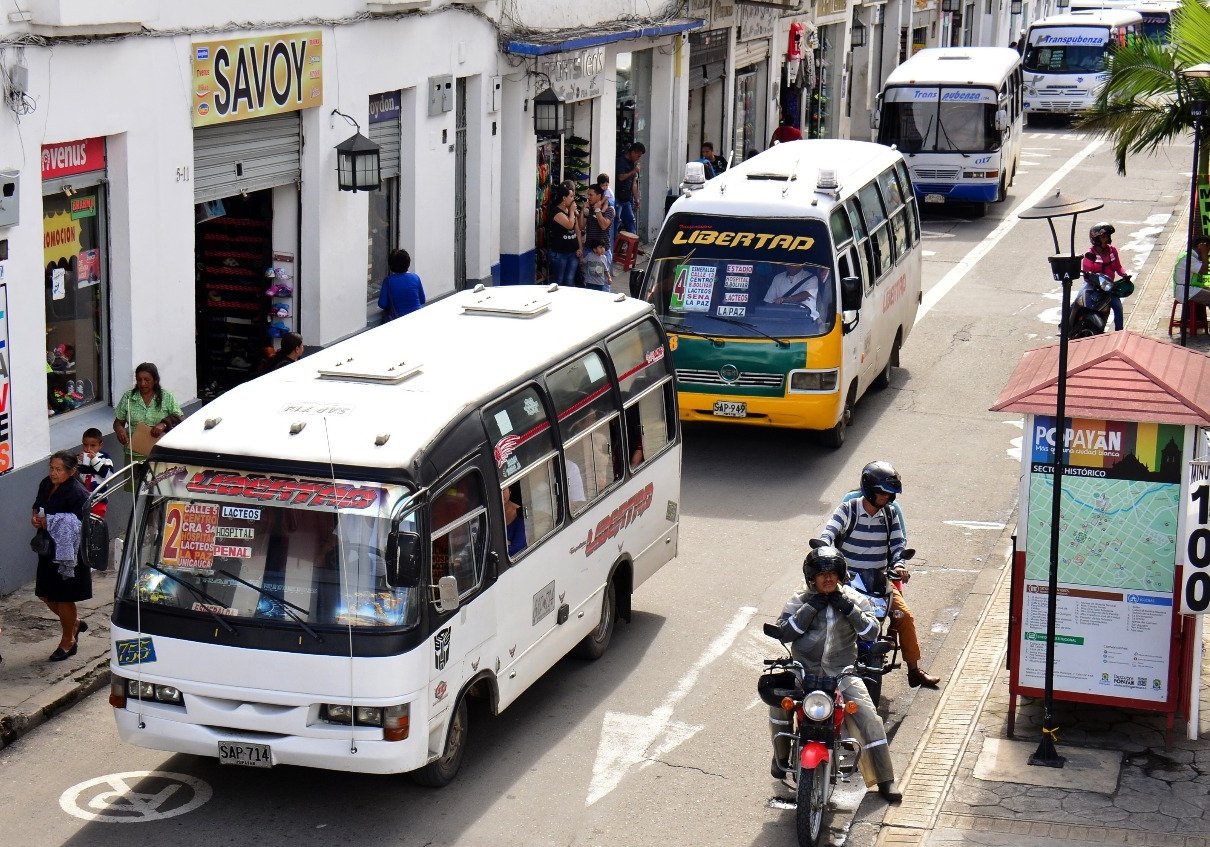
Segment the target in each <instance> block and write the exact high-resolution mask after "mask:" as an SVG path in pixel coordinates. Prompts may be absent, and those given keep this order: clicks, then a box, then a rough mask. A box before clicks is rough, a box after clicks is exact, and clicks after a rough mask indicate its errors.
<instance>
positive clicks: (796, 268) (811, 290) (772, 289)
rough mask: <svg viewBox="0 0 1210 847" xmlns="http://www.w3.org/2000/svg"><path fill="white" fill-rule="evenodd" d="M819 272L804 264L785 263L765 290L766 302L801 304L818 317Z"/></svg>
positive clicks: (814, 316)
mask: <svg viewBox="0 0 1210 847" xmlns="http://www.w3.org/2000/svg"><path fill="white" fill-rule="evenodd" d="M819 288H820V279H819V274H818V273H816V272H815V271H809V270H807V266H806V265H801V264H799V265H786V269H785V270H784V271H782V272H781V273H779V274H778V275H777V276H775V277H773V282H772V283H771V284H770V285H769V290H768V291H766V292H765V302H766V303H779V304H784V305H790V306H802V307H803V308H805V309H806V310H807V311H808V312H810V313H811V318H812V319H814V320H818V319H819Z"/></svg>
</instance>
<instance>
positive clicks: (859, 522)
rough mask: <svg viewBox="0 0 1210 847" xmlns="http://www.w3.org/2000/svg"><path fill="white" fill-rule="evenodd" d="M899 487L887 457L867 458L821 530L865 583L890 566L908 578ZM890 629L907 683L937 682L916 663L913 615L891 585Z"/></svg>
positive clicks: (873, 582) (880, 579) (882, 579)
mask: <svg viewBox="0 0 1210 847" xmlns="http://www.w3.org/2000/svg"><path fill="white" fill-rule="evenodd" d="M902 493H903V481H902V480H901V479H900V478H899V473H898V472H897V471H896V470H895V468H894V467H892V465H891V463H890V462H884V461H876V462H870V463H869V464H868V465H866V466H865V467H864V468H862V470H861V489H860V490H859V491H850V492H849V493H848V494H846V495H845V496H844V498H843V499H842V500H841V501H840V505H838V506H837V507H836V511H834V512H833V513H832V517H830V518H829V519H828V523H827V525H826V526H825V527H824V528H823V531H822V532H821V533H820V534H819V537H820V539H822V540H823V542H824V543H825V544H827V545H829V546H833V547H836V548H838V549H839V550H840V552H841V553H843V554H844V557H845V559H846V560H847V561H848V563H849V567H850V568H851V569H852V570H854V571H857V572H858V573H859V574H860V575H861V579H862V583H863V584H864V585H865V586H866V587H867V588H873V587H875V586H880V585H885V583H886V576H887V573H888V571H891V572H893V574H894V576H896V577H897V578H898V579H901V580H903V581H904V582H906V581H907V580H908V579H909V578H910V576H909V574H908V570H907V567H906V565H904V564H903V562H902V558H903V551H904V548H905V547H906V546H907V528H906V527H905V525H904V522H903V512H902V510H901V509H900V508H899V506H898V505H897V504H896V503H895V496H896V495H897V494H902ZM890 629H891V631H892V632H895V633H896V634H897V635H898V637H899V646H900V649H902V651H903V661H904V663H905V664H907V666H908V687H910V688H918V687H920V686H922V685H923V686H925V687H926V688H936V687H937V686H938V684H939V683H940V682H941V678H940V677H937V676H933V675H931V674H928V673H925V672H924V671H922V670H921V669H920V658H921V652H920V640H919V638H918V637H917V636H916V619H915V618H914V617H913V616H912V610H911V608H909V607H908V604H907V601H906V600H904V599H903V594H902V593H901V592H900V591H899V589H898V588H894V589H893V590H892V596H891V626H890Z"/></svg>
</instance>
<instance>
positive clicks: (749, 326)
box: [706, 315, 790, 347]
mask: <svg viewBox="0 0 1210 847" xmlns="http://www.w3.org/2000/svg"><path fill="white" fill-rule="evenodd" d="M706 317H708V318H710V319H711V320H714V321H721V322H722V323H725V324H732V325H734V326H742V327H743V328H744V329H750V330H752V331H753V332H755V333H756V334H757V335H763V336H764V337H765V338H767V339H769V340H770V341H772V342H774V343H775V344H777V346H778V347H789V346H790V342H788V341H786V340H785V339H784V338H778V337H777V336H776V335H770V334H769V333H767V332H765V331H764V330H763V329H760V328H759V327H758V326H757V325H756V324H750V323H748V322H747V321H741V320H738V319H736V318H720V317H719V316H718V315H706Z"/></svg>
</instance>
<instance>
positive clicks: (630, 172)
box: [614, 141, 647, 235]
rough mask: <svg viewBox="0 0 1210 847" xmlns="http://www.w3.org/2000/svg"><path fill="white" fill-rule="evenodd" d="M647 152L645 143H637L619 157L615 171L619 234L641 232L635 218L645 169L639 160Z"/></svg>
mask: <svg viewBox="0 0 1210 847" xmlns="http://www.w3.org/2000/svg"><path fill="white" fill-rule="evenodd" d="M646 152H647V148H646V147H645V146H644V145H643V143H642V142H641V141H636V142H634V143H633V144H631V145H630V146H629V147H627V148H626V152H625V153H623V154H622V155H621V156H618V161H617V167H616V169H615V170H616V171H617V172H616V173H615V174H614V179H616V180H617V186H618V187H617V191H616V192H615V195H614V196H615V197H617V201H618V231H619V232H631V233H634V234H635V235H637V234H638V232H639V224H638V220H637V219H636V218H635V213H636V212H638V210H639V191H638V183H639V172H640V171H642V169H643V166H642V165H641V164H639V160H640V159H642V158H643V154H644V153H646Z"/></svg>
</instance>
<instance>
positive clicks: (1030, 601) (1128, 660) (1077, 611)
mask: <svg viewBox="0 0 1210 847" xmlns="http://www.w3.org/2000/svg"><path fill="white" fill-rule="evenodd" d="M1184 436H1185V428H1184V427H1183V426H1176V425H1169V424H1156V423H1132V422H1123V421H1104V420H1081V419H1078V418H1077V419H1072V420H1070V421H1068V425H1067V426H1065V427H1063V434H1062V436H1060V435H1059V433H1058V432H1057V431H1056V427H1055V424H1054V419H1053V418H1050V417H1045V416H1037V417H1035V418H1033V431H1032V432H1031V433H1030V439H1029V440H1030V442H1031V444H1032V454H1031V463H1030V480H1029V511H1028V518H1027V524H1026V533H1027V534H1026V553H1025V580H1024V586H1023V588H1024V591H1023V598H1022V610H1021V611H1022V627H1021V641H1020V645H1019V649H1020V656H1021V668H1020V682H1021V684H1022V685H1026V686H1035V687H1039V688H1040V687H1042V685H1043V684H1044V674H1045V662H1046V628H1047V614H1048V613H1047V597H1048V579H1049V571H1050V530H1051V497H1052V492H1053V486H1054V464H1053V462H1054V456H1055V450H1056V449H1062V450H1063V451H1064V453H1065V454H1066V463H1067V467H1066V468H1065V469H1064V475H1063V487H1062V504H1063V517H1062V522H1061V524H1060V527H1059V563H1058V565H1059V579H1058V585H1059V591H1058V595H1059V596H1058V610H1057V616H1056V624H1055V645H1056V649H1055V673H1054V689H1055V691H1056V692H1068V693H1075V694H1081V695H1092V696H1099V697H1112V698H1125V699H1132V700H1143V701H1149V702H1154V703H1166V702H1167V701H1168V699H1169V696H1170V692H1169V686H1168V682H1169V673H1168V669H1169V656H1170V651H1171V640H1172V621H1173V611H1174V609H1173V605H1174V604H1173V588H1174V577H1175V572H1176V525H1177V513H1178V501H1179V496H1180V487H1181V486H1180V483H1181V456H1182V455H1183V444H1184Z"/></svg>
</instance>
